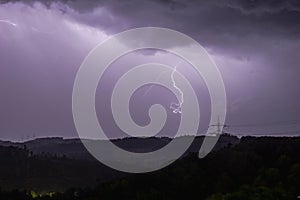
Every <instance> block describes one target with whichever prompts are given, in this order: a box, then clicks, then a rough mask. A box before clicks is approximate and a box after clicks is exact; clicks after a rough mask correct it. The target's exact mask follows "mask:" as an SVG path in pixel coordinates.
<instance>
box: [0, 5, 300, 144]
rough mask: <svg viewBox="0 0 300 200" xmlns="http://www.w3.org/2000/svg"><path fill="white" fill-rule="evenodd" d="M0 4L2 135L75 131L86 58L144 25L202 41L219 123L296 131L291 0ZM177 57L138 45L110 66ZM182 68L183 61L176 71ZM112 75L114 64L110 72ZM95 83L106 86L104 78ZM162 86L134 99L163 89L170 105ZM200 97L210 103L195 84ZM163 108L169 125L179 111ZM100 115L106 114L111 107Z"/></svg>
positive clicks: (297, 31)
mask: <svg viewBox="0 0 300 200" xmlns="http://www.w3.org/2000/svg"><path fill="white" fill-rule="evenodd" d="M0 2H1V4H0V92H1V96H0V97H1V101H0V139H5V140H26V139H30V138H33V137H45V136H63V137H77V133H76V130H75V126H74V122H73V118H72V88H73V83H74V80H75V76H76V73H77V71H78V69H79V67H80V64H81V63H82V61H83V59H84V58H85V56H86V55H87V54H88V53H89V51H91V50H92V49H93V48H94V47H95V46H96V45H97V44H98V43H100V42H101V41H103V40H105V39H106V38H108V37H109V36H111V35H113V34H116V33H118V32H120V31H125V30H128V29H131V28H137V27H145V26H156V27H165V28H171V29H174V30H177V31H180V32H183V33H185V34H187V35H189V36H190V37H192V38H194V39H195V40H196V41H198V42H199V43H200V44H201V45H203V46H204V47H205V48H206V50H207V51H208V53H209V54H210V55H211V57H212V58H213V60H214V61H215V63H216V64H217V66H218V68H219V70H220V72H221V74H222V77H223V79H224V83H225V87H226V93H227V98H228V107H227V109H228V112H227V119H226V124H227V125H228V127H227V128H225V131H227V132H230V133H232V134H237V135H247V134H252V135H253V134H256V135H262V134H270V135H299V133H300V132H299V130H300V105H299V102H300V90H299V85H300V79H299V77H298V76H299V74H300V65H299V63H300V56H299V55H300V54H299V52H300V20H299V19H300V2H299V1H297V0H287V1H283V0H265V1H256V0H224V1H217V0H211V1H196V0H189V1H185V0H176V1H175V0H128V1H122V0H111V1H102V0H99V1H98V0H69V1H68V0H61V1H59V0H58V1H51V0H47V1H25V0H24V1H10V0H0ZM176 59H177V58H176ZM176 59H175V58H174V56H172V55H168V54H166V53H162V52H161V53H159V52H158V53H157V52H142V53H141V52H137V53H132V54H130V55H128V56H127V58H121V59H120V60H118V61H117V62H116V63H114V64H113V65H114V66H113V67H115V68H116V70H117V68H118V66H119V65H126V66H128V67H129V66H130V65H133V64H139V63H145V62H149V61H157V62H162V63H166V64H170V65H173V64H175V63H176V62H177V60H176ZM188 67H189V66H185V65H184V64H183V65H182V66H181V70H182V71H184V70H185V68H188ZM186 73H187V75H188V72H186ZM117 76H118V72H117V71H111V74H110V75H109V73H108V77H117ZM102 82H103V85H102V86H101V87H102V89H103V91H105V89H107V88H109V84H108V85H107V86H105V81H102ZM99 87H100V86H99ZM101 87H100V88H99V90H101ZM148 89H149V88H146V87H145V88H144V90H145V91H147V90H148ZM160 90H161V88H155V87H154V89H153V91H152V92H151V93H149V94H148V93H147V95H149V98H147V100H137V101H139V102H144V103H143V105H144V104H147V105H148V104H150V103H151V102H152V103H153V102H156V101H157V99H156V98H158V96H161V94H163V95H166V97H165V100H163V102H161V103H163V104H164V103H165V104H167V102H169V100H170V98H172V97H169V96H168V95H167V93H168V92H167V91H160ZM142 92H143V89H141V91H140V93H141V94H142ZM99 93H100V94H103V93H101V92H99ZM159 93H160V95H157V94H159ZM197 95H198V96H199V98H200V99H201V98H203V99H202V100H203V102H204V104H205V103H207V98H205V97H202V96H201V92H198V93H197ZM142 96H143V95H142ZM204 96H205V95H204ZM150 97H151V98H150ZM97 99H99V101H97V102H98V104H99V105H98V106H97V107H98V109H99V112H104V113H106V112H108V111H107V110H105V106H103V105H102V104H101V95H99V94H98V93H97ZM99 102H100V103H99ZM208 104H209V103H208ZM135 105H136V107H139V106H140V105H139V104H138V103H136V104H135ZM101 107H102V108H101ZM146 107H147V106H146ZM206 107H207V106H206ZM101 109H104V110H101ZM132 109H133V110H134V108H132ZM205 109H206V108H205V106H204V111H205ZM140 110H142V111H143V109H139V108H136V112H138V111H140ZM142 111H140V112H141V113H138V114H136V113H135V112H133V117H134V115H146V114H145V113H146V112H142ZM144 111H145V110H144ZM134 113H135V114H134ZM170 115H171V118H172V119H173V120H174V121H173V122H171V126H172V123H173V124H174V123H177V122H178V116H173V115H172V114H170ZM104 116H107V117H105V118H104V119H102V120H104V121H105V120H109V119H110V118H111V116H110V115H109V114H108V113H107V114H106V115H104ZM204 116H205V115H204ZM143 119H144V121H143ZM139 120H141V121H140V122H139ZM136 121H137V123H140V124H143V123H146V122H147V117H145V118H143V117H136ZM204 121H205V119H204ZM106 124H109V123H106ZM107 128H108V129H109V130H111V132H112V133H111V137H119V136H120V135H118V134H117V133H116V132H118V131H117V130H115V128H114V126H113V125H112V126H111V127H110V126H108V127H107ZM165 132H166V135H168V134H167V133H168V132H172V128H168V127H166V130H165ZM170 135H172V134H170Z"/></svg>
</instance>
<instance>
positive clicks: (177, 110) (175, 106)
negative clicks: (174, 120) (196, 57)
mask: <svg viewBox="0 0 300 200" xmlns="http://www.w3.org/2000/svg"><path fill="white" fill-rule="evenodd" d="M180 64H181V62H180V63H178V64H177V65H176V66H175V67H174V70H173V71H172V73H171V79H172V83H173V87H174V88H175V89H176V90H177V91H178V92H179V93H180V100H179V103H174V102H172V103H171V105H170V108H171V109H172V110H173V113H179V114H181V108H182V104H183V102H184V99H183V92H182V90H181V89H180V88H179V87H178V86H177V85H176V82H175V78H174V74H175V72H177V66H178V65H180Z"/></svg>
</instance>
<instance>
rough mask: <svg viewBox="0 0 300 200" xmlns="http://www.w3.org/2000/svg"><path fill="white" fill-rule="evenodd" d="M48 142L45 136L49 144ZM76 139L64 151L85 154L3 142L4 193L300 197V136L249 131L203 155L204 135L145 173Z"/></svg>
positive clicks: (77, 198)
mask: <svg viewBox="0 0 300 200" xmlns="http://www.w3.org/2000/svg"><path fill="white" fill-rule="evenodd" d="M198 139H199V138H198ZM49 141H51V140H49ZM49 141H48V142H46V143H51V142H49ZM163 141H166V139H164V140H163ZM199 141H201V140H199ZM43 142H45V141H43ZM122 142H123V143H124V141H122ZM160 142H161V140H160ZM71 143H72V145H71V146H70V141H64V142H62V141H60V145H66V147H67V148H62V149H64V150H65V151H66V152H65V153H67V152H68V151H69V152H77V153H78V155H80V156H76V155H73V156H70V155H72V154H63V153H61V151H58V152H53V151H50V152H42V151H39V148H37V145H32V144H31V145H30V144H29V143H27V144H20V143H19V144H13V143H7V142H6V143H2V146H0V187H1V188H2V189H1V190H0V199H1V200H10V199H12V200H13V199H20V200H21V199H22V200H27V199H28V200H29V199H36V200H46V199H53V200H55V199H57V200H96V199H97V200H98V199H105V200H106V199H200V200H201V199H203V200H222V199H225V200H227V199H228V200H247V199H249V200H250V199H251V200H256V199H262V200H269V199H270V200H281V199H286V200H293V199H295V200H296V199H299V198H300V196H299V195H300V155H299V152H300V138H299V137H294V138H288V137H281V138H274V137H259V138H255V137H243V138H241V139H240V140H239V139H237V138H235V137H232V136H223V137H222V138H221V139H220V142H219V144H218V145H217V148H216V149H215V150H214V151H213V152H211V153H210V154H209V155H208V156H207V157H205V158H204V159H198V158H197V153H196V152H197V148H199V147H200V145H201V143H200V142H198V143H196V144H194V147H193V148H192V149H190V150H189V151H188V152H187V153H186V154H185V156H184V157H183V158H182V159H180V160H178V161H176V162H175V163H174V164H172V165H171V166H169V167H167V168H165V169H162V170H159V171H156V172H152V173H147V174H126V173H121V172H117V171H115V170H111V169H110V168H108V167H105V166H103V165H102V164H100V163H99V162H97V161H95V160H93V159H92V158H91V157H87V158H84V157H82V155H83V154H84V153H83V151H84V149H82V150H80V151H79V150H78V148H79V146H80V144H79V143H78V142H74V141H73V142H71ZM125 143H126V141H125ZM146 143H147V142H146ZM220 143H222V145H220ZM52 144H53V141H52ZM55 144H56V145H57V141H56V142H55ZM67 144H69V146H68V145H67ZM22 145H23V146H22ZM74 145H75V146H74ZM76 145H77V146H76ZM78 145H79V146H78ZM40 146H41V147H45V146H47V145H46V144H43V145H40ZM120 146H122V145H120ZM125 146H126V145H125ZM41 147H40V148H41ZM75 147H76V148H77V150H76V148H75ZM72 148H73V151H72ZM66 149H67V150H66ZM79 149H80V148H79ZM75 150H76V151H75ZM81 151H82V152H81ZM80 152H81V153H80Z"/></svg>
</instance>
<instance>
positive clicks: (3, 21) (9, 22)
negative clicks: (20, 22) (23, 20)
mask: <svg viewBox="0 0 300 200" xmlns="http://www.w3.org/2000/svg"><path fill="white" fill-rule="evenodd" d="M0 22H2V23H6V24H9V25H12V26H15V27H16V26H17V24H15V23H13V22H11V21H8V20H0Z"/></svg>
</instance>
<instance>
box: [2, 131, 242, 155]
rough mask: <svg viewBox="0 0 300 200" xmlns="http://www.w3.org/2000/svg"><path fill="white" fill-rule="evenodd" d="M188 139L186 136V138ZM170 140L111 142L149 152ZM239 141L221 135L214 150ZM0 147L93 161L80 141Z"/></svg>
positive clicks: (198, 143) (195, 147) (196, 146)
mask: <svg viewBox="0 0 300 200" xmlns="http://www.w3.org/2000/svg"><path fill="white" fill-rule="evenodd" d="M187 137H188V136H187ZM203 138H204V137H203V136H198V137H196V138H195V140H194V142H193V144H192V145H191V146H190V148H189V150H188V151H187V153H189V152H198V151H199V149H200V146H201V144H202V142H203ZM171 140H172V139H171V138H167V137H162V138H157V137H151V138H124V139H115V140H112V142H113V143H114V144H116V145H117V146H119V147H121V148H123V149H126V150H128V151H132V152H151V151H154V150H157V149H159V148H162V147H163V146H165V145H166V144H168V143H169V142H170V141H171ZM87 141H88V142H93V140H87ZM238 142H239V139H238V138H237V137H235V136H230V135H222V136H221V137H220V139H219V141H218V143H217V144H216V146H215V150H217V149H220V148H223V147H226V146H227V145H235V144H237V143H238ZM0 146H7V147H8V146H14V147H19V148H23V147H24V146H26V148H27V149H28V150H29V151H31V152H32V153H33V155H41V154H50V155H53V156H54V155H56V156H57V157H63V156H66V157H68V158H72V159H93V158H92V157H91V155H90V154H89V153H88V152H87V150H86V149H85V147H84V146H83V144H82V142H81V140H80V139H63V138H59V137H55V138H40V139H35V140H31V141H27V142H21V143H20V142H16V143H14V142H9V141H0Z"/></svg>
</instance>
